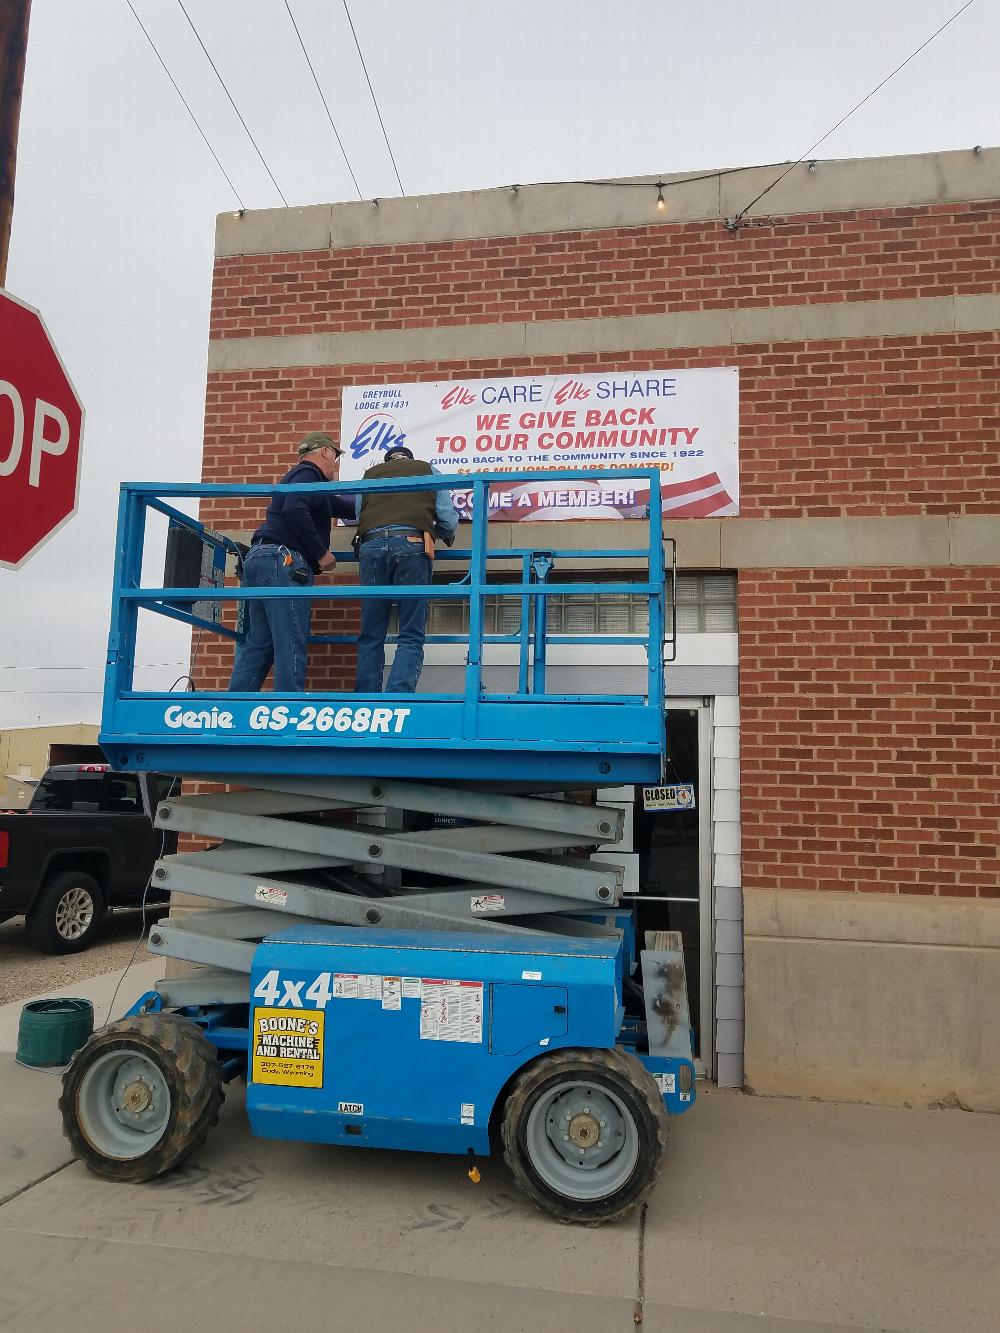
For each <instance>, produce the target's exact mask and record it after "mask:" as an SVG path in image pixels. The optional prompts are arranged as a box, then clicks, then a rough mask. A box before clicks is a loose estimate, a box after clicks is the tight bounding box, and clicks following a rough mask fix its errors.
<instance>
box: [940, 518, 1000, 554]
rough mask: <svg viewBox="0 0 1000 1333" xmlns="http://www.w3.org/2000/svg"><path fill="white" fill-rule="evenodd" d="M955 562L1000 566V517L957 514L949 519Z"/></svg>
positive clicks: (949, 535) (950, 538)
mask: <svg viewBox="0 0 1000 1333" xmlns="http://www.w3.org/2000/svg"><path fill="white" fill-rule="evenodd" d="M948 537H949V554H950V560H951V564H953V565H1000V516H997V515H996V514H956V515H955V516H954V517H953V518H950V519H949V520H948Z"/></svg>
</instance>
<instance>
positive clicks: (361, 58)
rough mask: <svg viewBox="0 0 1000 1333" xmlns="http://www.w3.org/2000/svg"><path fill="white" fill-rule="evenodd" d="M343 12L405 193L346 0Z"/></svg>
mask: <svg viewBox="0 0 1000 1333" xmlns="http://www.w3.org/2000/svg"><path fill="white" fill-rule="evenodd" d="M343 5H344V13H345V14H346V15H347V21H348V23H349V24H350V25H351V36H352V37H353V38H354V45H355V46H356V47H357V48H358V59H359V60H360V61H361V68H362V69H363V70H364V72H365V78H366V79H367V80H368V91H369V92H370V93H371V95H372V104H373V105H374V107H375V114H376V116H378V123H379V124H380V125H381V126H382V138H383V139H384V140H385V146H386V148H388V149H389V160H390V162H391V163H392V169H393V171H394V172H395V173H396V183H397V185H398V186H399V193H400V194H401V195H404V196H405V195H406V191H405V190H404V189H403V182H402V181H401V180H400V178H399V167H397V166H396V159H395V158H394V157H393V155H392V148H391V147H390V144H389V136H388V134H386V132H385V121H384V120H383V119H382V112H381V111H380V110H379V106H378V98H377V97H376V96H375V89H374V88H373V87H372V81H371V78H370V77H369V75H368V66H367V65H366V64H365V57H364V55H363V53H362V51H361V43H360V42H359V41H358V34H357V33H356V32H355V31H354V20H353V19H352V18H351V11H350V10H349V9H348V8H347V0H343Z"/></svg>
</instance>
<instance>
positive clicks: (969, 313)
mask: <svg viewBox="0 0 1000 1333" xmlns="http://www.w3.org/2000/svg"><path fill="white" fill-rule="evenodd" d="M955 328H956V330H957V331H958V332H959V333H981V332H985V331H988V330H990V329H996V328H1000V295H997V294H996V293H989V294H988V295H985V296H956V297H955Z"/></svg>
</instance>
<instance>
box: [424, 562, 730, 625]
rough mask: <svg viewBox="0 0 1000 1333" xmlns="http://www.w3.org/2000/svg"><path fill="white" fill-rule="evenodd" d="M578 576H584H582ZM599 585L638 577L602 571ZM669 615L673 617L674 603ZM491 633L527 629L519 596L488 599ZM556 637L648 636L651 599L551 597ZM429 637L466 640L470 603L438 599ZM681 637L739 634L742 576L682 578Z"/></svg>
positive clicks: (596, 575)
mask: <svg viewBox="0 0 1000 1333" xmlns="http://www.w3.org/2000/svg"><path fill="white" fill-rule="evenodd" d="M577 577H580V576H579V575H578V576H577ZM589 577H591V581H592V582H594V583H598V582H604V581H607V582H609V583H611V582H614V583H627V582H630V581H635V576H634V575H629V574H615V573H612V572H608V571H604V570H602V571H600V573H597V572H596V571H595V572H594V574H593V575H592V576H589ZM666 615H667V616H668V617H669V615H670V607H669V604H668V605H667V607H666ZM483 619H484V630H485V632H486V633H487V634H516V633H517V632H518V630H519V629H520V627H521V599H520V598H519V597H488V598H487V599H486V601H485V603H484V614H483ZM548 626H549V631H550V632H551V633H552V634H575V635H577V634H578V635H582V634H645V633H646V632H647V631H648V629H649V608H648V606H647V603H646V599H645V597H642V596H640V595H639V594H631V593H621V592H615V593H567V594H566V595H565V596H564V597H558V596H557V597H550V598H549V620H548ZM427 632H428V633H429V634H454V635H459V636H464V635H466V634H468V632H469V604H468V602H465V601H461V600H455V601H451V600H449V601H442V602H434V601H432V602H431V604H430V607H429V609H428V618H427ZM677 632H678V634H726V633H735V632H736V575H735V574H733V573H719V574H694V573H688V572H684V573H682V574H678V575H677Z"/></svg>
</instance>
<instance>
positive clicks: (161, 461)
mask: <svg viewBox="0 0 1000 1333" xmlns="http://www.w3.org/2000/svg"><path fill="white" fill-rule="evenodd" d="M133 3H134V4H135V6H136V9H137V10H138V12H139V14H140V15H141V16H142V19H143V21H144V23H145V24H146V25H147V27H148V28H149V30H150V32H151V34H152V36H153V38H154V40H155V41H156V43H157V45H158V47H159V48H160V51H161V53H162V55H163V57H164V59H165V61H166V63H167V65H168V66H169V68H170V71H171V73H172V74H173V76H174V78H175V79H176V80H177V82H178V84H179V85H180V87H181V89H182V90H183V92H184V94H185V96H186V97H187V98H188V101H189V102H190V104H191V106H192V107H193V109H194V111H195V114H196V115H197V117H198V119H199V120H200V122H201V124H202V127H203V128H204V130H205V133H206V134H207V136H208V138H209V140H210V142H211V144H212V146H213V148H214V149H215V151H216V153H217V154H218V156H219V158H220V159H221V161H222V164H223V166H224V167H225V169H226V172H227V173H228V175H229V176H230V178H231V180H232V181H233V183H234V185H235V187H236V189H237V190H238V191H239V194H240V195H241V197H242V199H243V201H244V202H245V204H246V205H247V207H248V208H273V207H275V206H280V202H281V201H280V199H279V197H278V195H277V194H276V192H275V189H274V186H273V185H272V184H271V182H270V180H269V179H268V176H267V173H266V172H265V170H264V168H263V166H262V165H261V163H260V160H259V159H258V157H257V156H256V154H255V152H254V149H253V148H252V146H251V145H250V143H249V141H248V139H247V136H246V134H245V132H244V130H243V129H242V127H241V126H240V123H239V120H238V119H237V117H236V116H235V114H234V112H233V110H232V108H231V106H230V105H229V103H228V101H227V100H226V97H225V94H224V93H223V91H222V89H221V88H220V87H219V84H218V82H217V81H216V79H215V75H214V74H213V73H212V71H211V68H210V66H209V65H208V63H207V61H206V59H205V56H204V55H203V54H202V52H201V50H200V48H199V47H198V44H197V41H196V39H195V37H194V35H193V33H192V32H191V29H190V28H189V26H188V24H187V22H186V20H185V18H184V15H183V13H182V12H181V9H180V7H179V5H178V4H177V3H176V0H133ZM185 3H186V5H187V8H188V11H189V13H190V14H191V16H192V18H193V20H194V22H195V24H196V25H197V27H198V29H199V31H200V33H201V36H202V39H203V41H204V42H205V44H206V46H207V47H208V50H209V51H210V52H211V54H212V56H213V58H214V59H215V62H216V64H217V65H218V66H219V69H220V71H221V72H222V75H223V77H224V78H225V80H226V82H227V84H228V86H229V88H230V91H231V92H232V95H233V97H234V99H235V101H236V104H237V106H238V107H239V108H240V111H241V112H242V114H243V116H244V118H245V120H246V121H247V123H248V125H249V127H250V129H251V131H252V132H253V134H254V137H255V138H256V139H257V142H258V144H259V145H260V148H261V151H262V153H263V156H264V158H265V160H266V161H267V164H268V166H269V167H270V169H271V171H272V172H273V173H274V176H275V178H276V179H277V182H278V184H279V186H280V187H281V190H282V191H283V192H284V194H285V197H286V198H287V200H288V202H289V204H291V205H299V204H311V203H323V202H331V201H339V200H349V199H353V198H357V197H358V195H357V191H356V190H355V188H354V185H353V183H352V180H351V176H350V173H349V171H348V169H347V167H346V166H345V164H344V159H343V157H342V156H341V154H340V151H339V149H338V148H337V144H336V141H335V139H334V137H333V134H332V132H331V130H330V125H329V122H328V121H327V119H326V115H325V113H324V111H323V107H322V103H321V102H320V100H319V98H318V95H317V93H316V90H315V87H314V86H313V83H312V80H311V78H310V76H309V73H308V69H307V66H306V64H305V61H304V58H303V55H302V52H301V49H300V47H299V45H298V41H297V39H296V37H295V33H294V30H293V28H292V25H291V22H290V20H289V17H288V13H287V11H286V8H285V4H284V0H185ZM350 3H351V12H352V15H353V18H354V22H355V26H356V28H357V32H358V37H359V39H360V42H361V45H362V49H363V51H364V53H365V58H366V60H367V62H368V68H369V73H370V75H371V79H372V83H373V85H374V88H375V92H376V95H377V97H378V99H379V105H380V108H381V111H382V116H383V119H384V121H385V125H386V130H387V132H388V136H389V141H390V143H391V145H392V149H393V153H394V154H395V158H396V162H397V164H398V167H399V172H400V175H401V178H402V183H403V188H404V189H405V191H406V193H407V194H411V195H412V194H429V193H437V192H446V191H451V190H465V189H470V188H473V189H474V188H477V187H486V186H493V185H503V184H508V183H511V182H514V181H517V182H519V183H529V182H532V181H552V180H564V179H577V178H581V177H619V176H630V175H640V174H649V173H659V172H670V171H688V170H691V171H697V170H700V169H706V168H714V167H722V166H736V165H745V164H751V163H756V162H776V161H783V160H785V159H788V158H796V157H798V156H799V155H800V154H801V153H803V152H804V151H805V150H806V149H807V148H808V147H809V145H810V144H812V143H813V142H814V141H815V140H816V139H818V138H819V137H820V135H821V134H823V133H824V132H825V131H826V130H827V129H829V128H830V126H832V125H833V124H834V123H835V122H836V121H837V120H839V118H840V117H841V116H842V115H843V114H844V113H845V112H846V111H848V110H849V109H850V107H852V106H853V105H854V104H855V103H856V102H857V101H858V100H859V99H860V98H861V97H863V96H864V95H865V93H867V92H868V91H869V90H870V89H872V88H873V87H874V86H875V85H876V84H877V83H878V82H879V80H880V79H882V78H883V77H884V76H885V75H886V74H887V73H889V71H890V70H891V69H893V68H894V67H895V66H896V65H897V64H899V62H900V61H901V60H903V59H904V58H905V57H906V56H907V55H908V54H909V53H910V52H911V51H912V50H914V48H915V47H917V46H918V45H919V44H920V43H921V42H922V41H923V40H924V39H925V38H926V37H928V36H930V34H931V33H932V32H933V31H934V30H935V28H937V27H939V26H940V24H941V23H943V22H944V21H945V20H946V19H947V18H948V17H949V16H950V15H951V14H952V13H954V12H955V10H957V9H958V8H959V5H960V0H825V3H821V2H820V0H758V2H757V3H754V4H749V3H747V0H686V2H684V3H681V2H680V0H659V2H658V3H656V2H653V0H629V2H628V3H622V2H619V3H615V4H612V3H596V2H595V0H575V2H574V0H544V3H540V0H503V3H501V4H496V3H495V0H493V2H490V3H487V0H453V2H452V3H446V0H419V3H413V2H412V0H407V2H406V3H404V2H403V0H350ZM291 5H292V9H293V12H294V13H295V16H296V19H297V20H298V23H299V27H300V30H301V31H302V34H303V37H304V39H305V42H306V45H307V47H308V50H309V53H310V56H311V57H312V60H313V64H314V65H315V67H316V70H317V73H318V76H319V78H320V81H321V83H322V85H323V88H324V91H325V92H326V95H327V100H328V102H329V104H330V108H331V111H332V113H333V117H334V119H335V121H336V124H337V127H338V129H339V131H340V134H341V138H342V139H343V141H344V145H345V148H346V150H347V154H348V157H349V159H350V162H351V165H352V167H353V168H354V172H355V174H356V176H357V179H358V182H359V185H360V188H361V192H362V194H363V195H364V197H365V198H371V197H374V196H383V197H388V196H390V195H393V194H398V193H399V189H398V186H397V184H396V179H395V174H394V172H393V169H392V165H391V163H390V160H389V157H388V154H387V152H386V148H385V143H384V141H383V139H382V135H381V131H380V129H379V125H378V120H377V118H376V114H375V111H374V109H373V106H372V102H371V98H370V96H369V93H368V88H367V85H366V83H365V79H364V74H363V72H362V69H361V66H360V63H359V61H358V56H357V51H356V49H355V46H354V42H353V39H352V37H351V33H350V29H349V27H348V24H347V19H346V17H345V14H344V10H343V6H342V4H341V3H340V0H291ZM998 55H1000V5H998V4H997V3H996V0H977V2H976V3H975V4H973V6H972V8H971V9H969V10H968V11H967V12H966V13H965V14H963V15H962V16H961V17H960V18H959V19H958V20H956V22H955V23H954V24H952V26H951V27H949V28H948V29H947V31H946V32H944V33H943V34H942V35H941V36H940V37H938V38H937V40H936V41H935V42H933V43H932V45H931V46H930V47H928V48H927V50H926V51H924V52H923V53H922V54H921V55H920V56H918V57H917V59H916V60H915V61H913V63H912V64H910V65H909V66H907V68H906V69H905V70H903V71H902V73H901V74H900V75H898V76H897V77H896V78H895V79H894V80H893V81H892V82H891V83H890V84H889V85H888V86H887V87H886V88H885V89H883V90H882V91H881V92H880V93H879V94H878V96H877V97H876V98H874V99H873V100H872V101H871V102H869V103H867V104H866V105H865V106H864V107H863V108H862V109H861V111H859V112H858V114H857V115H856V116H854V117H853V118H852V119H851V120H850V121H849V122H848V123H847V124H846V125H845V126H844V127H842V128H841V129H840V130H838V131H837V133H836V134H835V135H834V136H833V137H832V138H831V139H830V140H829V141H828V142H827V143H826V144H825V145H824V147H823V149H822V150H821V155H822V156H824V157H875V156H882V155H888V154H898V153H922V152H931V151H935V150H941V149H957V148H971V147H972V146H973V145H975V144H978V143H981V144H984V145H991V146H992V145H997V144H1000V91H998V89H1000V81H998V79H997V68H998ZM236 206H237V201H236V199H235V198H234V196H233V194H232V192H231V190H230V188H229V186H228V185H227V184H226V181H225V179H224V177H223V176H222V175H221V174H220V172H219V169H218V167H217V166H216V164H215V163H214V162H213V160H212V158H211V156H210V154H209V152H208V150H207V149H206V147H205V145H204V143H203V141H202V140H201V138H200V137H199V135H198V132H197V130H196V129H195V128H194V126H193V125H192V123H191V121H190V119H189V117H188V115H187V113H186V112H185V110H184V108H183V106H182V105H181V103H180V101H179V100H178V97H177V94H176V93H175V91H174V90H173V88H172V87H171V86H170V84H169V82H168V81H167V78H166V76H165V75H164V73H163V70H162V68H161V67H160V65H159V64H158V63H157V61H156V58H155V56H154V55H153V52H152V51H151V50H150V48H149V46H148V44H147V42H146V39H145V37H143V35H142V32H141V31H140V30H139V28H138V26H137V24H136V21H135V19H134V18H133V16H132V14H131V13H130V12H129V9H128V6H127V4H126V3H125V0H86V3H81V0H33V5H32V14H31V32H30V35H29V41H28V60H27V71H26V77H25V87H24V101H23V107H22V114H21V132H20V144H19V151H18V163H17V194H16V202H15V209H14V228H13V236H12V242H11V254H10V264H9V268H8V274H7V285H8V288H9V290H10V291H11V292H13V293H14V294H15V295H16V296H18V297H20V298H21V299H22V300H23V301H26V302H28V303H29V304H31V305H34V306H36V307H38V308H39V309H40V310H41V311H42V313H43V315H44V316H45V319H46V322H47V324H48V326H49V329H50V332H51V333H52V335H53V337H54V338H55V340H56V343H57V345H58V347H59V350H60V352H61V354H62V358H63V361H64V362H65V364H66V366H67V368H68V369H69V372H70V375H71V376H72V378H73V380H74V382H75V385H76V388H77V391H78V392H79V394H80V396H81V397H82V399H83V401H84V404H85V407H86V412H87V421H86V430H85V435H84V447H83V471H82V484H81V491H80V509H79V512H78V514H77V516H76V517H75V518H74V519H73V520H72V521H71V522H70V523H69V524H67V525H66V527H65V528H63V529H62V531H61V532H59V533H58V534H57V535H56V536H55V537H54V538H53V539H52V540H51V541H50V542H49V543H48V544H47V545H46V546H44V547H43V548H42V549H41V550H40V551H39V553H38V554H37V555H36V556H35V557H34V558H33V559H32V560H30V561H29V562H28V564H27V565H25V566H24V567H23V568H22V569H21V570H19V571H17V572H16V573H11V572H9V571H0V607H2V618H0V625H2V637H0V644H2V648H0V726H18V725H30V724H34V723H36V722H37V721H42V722H72V721H95V722H96V721H98V720H99V713H100V686H101V678H102V671H101V668H102V666H103V662H104V657H105V647H106V638H107V628H108V613H109V589H110V583H111V563H112V549H113V537H114V532H113V528H114V516H115V505H116V498H117V488H118V483H119V482H120V481H122V480H143V481H166V480H186V481H197V480H198V477H199V472H200V463H201V441H202V411H203V404H204V390H205V360H206V346H207V337H208V308H209V296H210V284H211V273H212V255H213V237H214V224H215V215H216V213H219V212H222V211H224V210H228V209H231V208H234V207H236ZM0 519H2V516H0ZM187 644H188V640H187V633H186V631H183V630H182V628H181V627H179V626H173V625H171V624H170V622H164V624H163V627H162V629H161V630H159V631H158V632H157V633H155V634H153V635H149V636H147V638H146V640H145V641H144V642H143V644H142V645H141V651H140V655H139V657H138V659H137V660H138V661H139V662H142V663H145V664H157V663H163V664H164V665H163V666H159V667H157V666H153V665H150V666H146V667H144V669H143V670H142V671H140V672H139V673H138V679H139V681H140V683H147V684H149V685H150V686H156V687H158V688H165V687H167V686H169V685H170V684H171V682H172V681H173V680H174V679H175V678H176V677H177V676H178V675H180V674H181V672H182V671H183V670H184V663H185V662H186V660H187ZM15 668H17V669H15ZM42 668H44V669H42Z"/></svg>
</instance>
